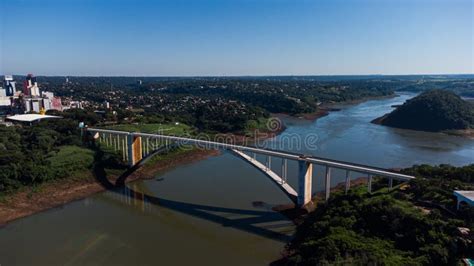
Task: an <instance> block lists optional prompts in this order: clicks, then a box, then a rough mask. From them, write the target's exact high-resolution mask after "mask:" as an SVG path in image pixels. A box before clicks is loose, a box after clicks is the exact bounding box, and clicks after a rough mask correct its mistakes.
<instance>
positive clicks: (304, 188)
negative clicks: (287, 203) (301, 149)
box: [297, 161, 313, 207]
mask: <svg viewBox="0 0 474 266" xmlns="http://www.w3.org/2000/svg"><path fill="white" fill-rule="evenodd" d="M312 181H313V164H312V163H310V162H306V161H298V200H297V204H298V206H300V207H303V206H304V205H306V204H307V203H309V202H310V201H311V186H312Z"/></svg>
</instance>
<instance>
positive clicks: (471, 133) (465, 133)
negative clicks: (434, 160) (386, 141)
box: [371, 114, 474, 139]
mask: <svg viewBox="0 0 474 266" xmlns="http://www.w3.org/2000/svg"><path fill="white" fill-rule="evenodd" d="M388 115H389V114H385V115H383V116H381V117H377V118H375V119H374V120H372V121H371V123H373V124H376V125H380V126H385V127H391V126H388V125H384V124H383V120H384V119H385V118H386V117H387V116H388ZM401 129H405V130H413V131H423V130H414V129H406V128H401ZM426 132H430V133H441V134H446V135H451V136H458V137H465V138H469V139H474V129H472V128H471V129H452V130H442V131H439V132H432V131H426Z"/></svg>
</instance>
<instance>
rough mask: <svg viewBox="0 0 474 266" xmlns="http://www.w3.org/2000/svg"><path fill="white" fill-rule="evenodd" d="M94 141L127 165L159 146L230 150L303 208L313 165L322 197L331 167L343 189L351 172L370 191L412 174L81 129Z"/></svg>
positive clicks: (327, 192) (282, 153) (205, 143)
mask: <svg viewBox="0 0 474 266" xmlns="http://www.w3.org/2000/svg"><path fill="white" fill-rule="evenodd" d="M85 130H86V131H87V132H89V133H90V134H91V135H92V136H94V139H95V141H98V142H100V143H103V144H105V145H106V146H109V147H113V148H114V149H115V150H116V151H119V152H120V153H121V154H122V158H123V160H124V161H125V162H127V163H128V165H129V166H131V167H133V166H135V165H136V164H137V163H139V162H140V161H141V160H142V159H144V158H147V157H149V156H153V155H154V154H155V151H156V150H158V149H162V147H163V146H168V145H171V144H176V143H178V144H183V145H195V146H199V147H203V148H206V149H223V150H230V151H232V152H233V153H234V154H235V155H236V156H237V157H239V158H241V159H243V160H244V161H245V162H247V163H249V164H250V165H252V166H253V167H255V169H257V170H258V171H260V172H262V173H264V174H265V176H266V177H268V178H269V179H270V180H271V181H272V182H273V183H274V184H275V185H277V186H278V187H279V188H280V189H281V190H282V191H283V192H284V193H285V194H286V195H287V196H288V197H289V198H290V199H291V200H292V201H293V202H294V203H295V204H296V205H297V206H299V207H303V206H305V205H306V204H308V203H309V202H310V201H311V196H312V191H311V190H312V182H313V166H315V165H319V166H323V167H325V169H326V171H325V198H326V200H327V199H328V198H329V196H330V189H331V172H332V170H333V169H340V170H344V171H345V190H346V192H347V190H348V189H349V188H350V179H351V173H352V172H357V173H362V174H365V175H367V177H368V184H367V188H368V191H369V192H371V190H372V178H373V176H378V177H382V178H385V179H388V186H389V188H392V185H393V180H398V181H409V180H411V179H413V178H414V177H413V176H409V175H404V174H400V173H396V172H393V171H390V170H386V169H382V168H377V167H371V166H367V165H360V164H354V163H350V162H343V161H336V160H330V159H325V158H320V157H313V156H305V155H302V154H295V153H291V152H286V151H277V150H270V149H262V148H257V147H250V146H241V145H234V144H228V143H221V142H214V141H208V140H200V139H193V138H186V137H179V136H169V135H162V134H148V133H139V132H127V131H117V130H107V129H96V128H85ZM257 154H258V155H263V156H264V157H265V158H266V160H265V161H264V162H260V161H259V160H258V159H257ZM272 158H280V159H281V165H279V166H278V168H279V169H278V170H274V169H275V168H277V167H275V166H274V165H273V167H272ZM288 160H291V161H296V162H297V164H298V170H297V171H298V173H297V176H298V184H297V187H296V188H293V187H292V186H291V185H290V184H288V182H287V176H288Z"/></svg>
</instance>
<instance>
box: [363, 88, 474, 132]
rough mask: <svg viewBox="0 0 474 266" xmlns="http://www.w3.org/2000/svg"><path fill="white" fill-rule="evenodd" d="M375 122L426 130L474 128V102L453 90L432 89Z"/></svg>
mask: <svg viewBox="0 0 474 266" xmlns="http://www.w3.org/2000/svg"><path fill="white" fill-rule="evenodd" d="M372 122H374V123H378V124H382V125H386V126H390V127H398V128H406V129H414V130H423V131H435V132H436V131H443V130H462V129H472V128H474V105H473V104H471V103H468V102H466V101H464V100H463V99H461V98H460V97H459V96H457V95H456V94H454V93H453V92H450V91H446V90H430V91H426V92H423V93H422V94H420V95H418V96H416V97H415V98H413V99H410V100H408V101H406V102H405V103H404V104H403V105H402V106H400V107H398V108H397V109H396V110H394V111H393V112H391V113H389V114H387V115H384V116H383V117H380V118H377V119H375V120H374V121H372Z"/></svg>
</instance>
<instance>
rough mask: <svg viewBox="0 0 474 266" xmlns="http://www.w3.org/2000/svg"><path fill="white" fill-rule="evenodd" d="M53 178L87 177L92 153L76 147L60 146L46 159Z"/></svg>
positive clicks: (91, 161) (92, 159)
mask: <svg viewBox="0 0 474 266" xmlns="http://www.w3.org/2000/svg"><path fill="white" fill-rule="evenodd" d="M47 161H48V163H49V166H50V167H51V169H52V171H53V172H52V176H54V177H55V178H65V177H67V178H81V177H83V176H88V173H87V172H88V170H89V169H91V168H92V164H93V162H94V152H93V151H92V150H90V149H86V148H83V147H78V146H60V147H59V148H58V151H54V152H52V153H51V154H50V157H48V158H47Z"/></svg>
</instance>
